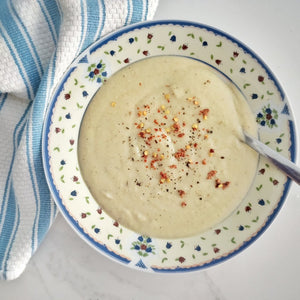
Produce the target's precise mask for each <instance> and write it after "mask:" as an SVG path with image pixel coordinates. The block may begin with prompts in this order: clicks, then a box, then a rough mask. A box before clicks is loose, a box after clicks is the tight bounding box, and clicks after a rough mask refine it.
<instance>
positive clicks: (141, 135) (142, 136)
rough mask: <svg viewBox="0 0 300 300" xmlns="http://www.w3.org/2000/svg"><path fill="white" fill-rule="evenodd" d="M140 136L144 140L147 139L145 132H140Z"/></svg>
mask: <svg viewBox="0 0 300 300" xmlns="http://www.w3.org/2000/svg"><path fill="white" fill-rule="evenodd" d="M139 136H140V137H141V138H143V139H144V138H145V131H141V132H139Z"/></svg>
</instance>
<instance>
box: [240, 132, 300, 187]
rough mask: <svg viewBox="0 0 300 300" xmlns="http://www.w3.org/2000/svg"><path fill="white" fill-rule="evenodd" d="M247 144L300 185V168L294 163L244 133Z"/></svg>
mask: <svg viewBox="0 0 300 300" xmlns="http://www.w3.org/2000/svg"><path fill="white" fill-rule="evenodd" d="M244 135H245V143H246V144H247V145H248V146H250V147H251V148H253V149H254V150H255V151H257V152H258V153H259V154H261V155H263V156H265V157H267V158H269V159H270V160H271V161H272V162H273V164H274V165H275V166H277V167H278V168H279V169H280V170H282V171H283V172H284V173H285V174H286V175H287V176H288V177H290V178H291V179H292V180H294V181H295V182H297V183H298V184H300V168H299V167H297V166H296V164H294V163H293V162H291V161H290V160H288V159H287V158H285V157H283V156H282V155H280V154H278V153H277V152H276V151H274V150H272V149H271V148H269V147H268V146H266V145H265V144H264V143H262V142H260V141H259V140H257V139H256V138H253V137H252V136H250V135H248V134H247V133H246V132H244Z"/></svg>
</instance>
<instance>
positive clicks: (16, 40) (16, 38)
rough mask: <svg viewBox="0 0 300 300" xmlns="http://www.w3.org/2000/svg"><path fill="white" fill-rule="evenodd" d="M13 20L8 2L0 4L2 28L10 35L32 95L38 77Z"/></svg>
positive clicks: (31, 57)
mask: <svg viewBox="0 0 300 300" xmlns="http://www.w3.org/2000/svg"><path fill="white" fill-rule="evenodd" d="M7 12H11V13H12V16H11V17H10V18H7V17H6V14H7ZM15 19H16V18H14V17H13V11H12V7H11V5H10V1H4V2H2V9H0V20H5V22H2V26H3V28H4V29H5V30H6V32H7V34H8V35H10V37H11V39H12V41H13V42H12V43H13V46H14V47H15V49H16V51H17V53H18V56H19V59H20V61H21V63H22V65H23V67H24V69H25V72H26V74H27V76H28V80H29V82H27V84H28V85H29V86H31V87H32V89H33V93H34V94H35V93H36V91H37V88H38V85H39V79H40V75H39V72H38V69H37V66H36V64H35V61H34V58H33V56H32V54H31V51H30V49H29V47H28V45H27V43H26V40H25V38H24V36H23V34H22V32H21V31H20V29H19V27H18V25H17V23H16V22H15ZM33 98H34V95H32V94H30V97H29V99H31V100H33Z"/></svg>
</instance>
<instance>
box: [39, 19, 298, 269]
mask: <svg viewBox="0 0 300 300" xmlns="http://www.w3.org/2000/svg"><path fill="white" fill-rule="evenodd" d="M157 55H180V56H185V57H190V58H193V59H196V60H199V61H201V62H204V63H206V64H208V65H210V66H211V67H213V68H214V69H216V70H218V71H219V72H221V73H222V74H223V75H225V76H226V77H227V78H228V79H229V80H231V81H232V82H233V83H234V84H235V85H236V86H237V87H238V88H239V89H240V91H241V92H242V93H243V94H244V96H245V98H246V100H247V102H248V103H249V105H250V108H251V110H252V112H253V114H254V115H255V116H256V120H257V123H258V125H259V136H260V139H261V140H262V141H263V142H264V143H266V144H268V145H269V146H270V147H271V148H273V149H275V150H277V151H278V152H280V153H281V154H282V155H284V156H286V157H288V158H290V159H291V160H293V161H294V160H295V155H296V145H295V143H296V141H295V139H296V138H295V137H296V134H295V123H294V121H293V116H292V114H291V110H290V107H289V104H288V101H287V99H286V97H285V95H284V92H283V90H282V88H281V86H280V84H279V83H278V81H277V79H276V78H275V76H274V75H273V73H272V72H271V71H270V69H269V68H268V67H267V66H266V64H265V63H264V62H263V61H262V60H261V59H260V58H259V57H258V56H257V55H256V54H255V53H254V52H253V51H252V50H250V49H249V48H248V47H247V46H245V45H244V44H243V43H241V42H240V41H238V40H237V39H235V38H233V37H231V36H230V35H228V34H226V33H224V32H222V31H220V30H217V29H215V28H212V27H209V26H206V25H202V24H198V23H192V22H186V21H170V20H168V21H154V22H146V23H139V24H136V25H133V26H129V27H125V28H123V29H121V30H119V31H116V32H114V33H112V34H110V35H108V36H106V37H104V38H103V39H101V40H99V41H97V42H95V43H94V44H93V45H91V46H90V47H89V48H88V49H86V50H85V51H84V52H83V53H82V54H81V55H80V56H79V57H77V58H76V60H75V61H74V62H73V63H72V65H71V66H70V67H69V68H68V70H67V71H66V73H65V75H64V77H63V78H62V80H61V81H60V83H59V85H58V87H57V89H56V91H55V93H54V94H53V97H52V100H51V103H50V105H49V109H48V113H47V117H46V119H45V126H44V132H43V160H44V169H45V174H46V177H47V180H48V184H49V187H50V190H51V192H52V195H53V197H54V199H55V201H56V203H57V205H58V207H59V209H60V211H61V213H62V214H63V215H64V217H65V218H66V220H67V221H68V222H69V224H70V225H71V227H72V228H73V229H75V231H76V232H77V233H78V234H79V235H80V236H81V237H82V238H83V239H84V240H85V241H86V242H87V243H89V244H90V245H91V246H93V247H94V248H95V249H96V250H98V251H99V252H101V253H102V254H104V255H106V256H108V257H110V258H111V259H113V260H114V261H117V262H120V263H122V264H125V265H127V266H130V267H133V268H135V269H139V270H145V271H149V272H184V271H194V270H199V269H203V268H207V267H209V266H212V265H214V264H216V263H219V262H222V261H224V260H226V259H229V258H230V257H232V256H233V255H235V254H237V253H239V252H240V251H242V250H244V249H245V248H246V247H247V246H249V245H250V244H252V243H253V242H254V241H255V240H256V239H257V238H258V237H259V236H260V235H261V234H262V233H263V232H264V230H265V229H266V228H267V227H268V226H269V225H270V223H271V222H272V220H273V219H274V218H275V216H276V215H277V213H278V211H279V209H280V207H281V206H282V204H283V202H284V200H285V198H286V196H287V192H288V190H289V186H290V180H289V179H288V178H287V177H286V176H285V175H283V174H282V173H281V172H280V171H278V170H277V169H276V168H275V167H273V166H272V164H270V163H269V162H268V161H266V160H265V159H264V158H262V157H261V158H260V159H259V163H258V168H257V173H256V177H255V179H254V181H253V184H252V186H251V188H250V190H249V192H248V194H247V196H246V197H245V198H244V199H243V200H242V201H241V203H240V205H239V206H238V208H237V209H236V210H235V211H234V212H233V213H232V214H231V215H230V216H229V217H228V218H226V219H225V220H224V221H223V222H221V223H220V224H218V226H216V227H214V228H211V229H210V230H208V231H206V232H204V233H202V234H199V235H196V236H193V237H189V238H182V239H157V238H152V237H148V236H143V235H140V234H139V233H136V232H133V231H131V230H129V229H127V228H125V227H123V226H122V225H121V224H118V223H117V222H116V221H115V220H113V219H112V218H111V217H110V216H108V215H107V214H106V213H105V211H103V210H102V209H101V207H99V205H98V204H97V202H96V201H95V200H94V199H93V197H92V195H91V194H90V192H89V190H88V188H87V186H86V185H85V183H84V180H83V178H82V176H81V174H80V170H79V164H78V159H77V142H78V135H79V130H80V124H81V120H82V118H83V115H84V112H85V110H86V108H87V106H88V104H89V102H90V101H91V99H92V98H93V95H94V94H95V93H96V92H97V90H98V89H99V88H101V85H102V83H103V81H104V80H105V79H107V78H109V77H110V76H111V75H112V74H114V73H115V72H117V71H118V70H120V69H121V68H123V67H125V66H127V65H129V64H131V63H133V62H136V61H139V60H141V59H144V58H145V57H152V56H157ZM95 70H97V71H95Z"/></svg>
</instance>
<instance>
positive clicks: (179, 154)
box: [174, 148, 185, 160]
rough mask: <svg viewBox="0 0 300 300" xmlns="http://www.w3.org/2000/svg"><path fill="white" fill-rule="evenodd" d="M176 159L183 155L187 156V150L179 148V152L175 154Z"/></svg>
mask: <svg viewBox="0 0 300 300" xmlns="http://www.w3.org/2000/svg"><path fill="white" fill-rule="evenodd" d="M174 156H175V158H176V159H178V160H179V159H180V158H181V157H185V150H184V149H182V148H181V149H179V150H178V151H177V152H175V154H174Z"/></svg>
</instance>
